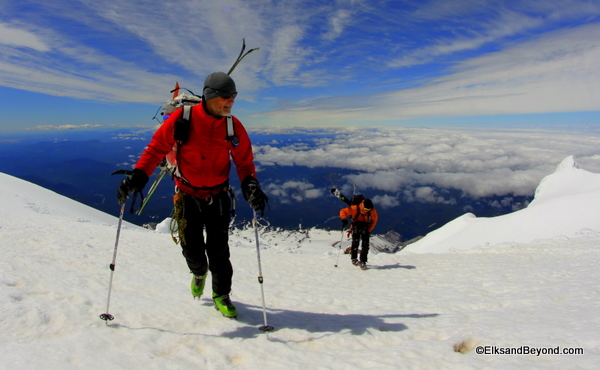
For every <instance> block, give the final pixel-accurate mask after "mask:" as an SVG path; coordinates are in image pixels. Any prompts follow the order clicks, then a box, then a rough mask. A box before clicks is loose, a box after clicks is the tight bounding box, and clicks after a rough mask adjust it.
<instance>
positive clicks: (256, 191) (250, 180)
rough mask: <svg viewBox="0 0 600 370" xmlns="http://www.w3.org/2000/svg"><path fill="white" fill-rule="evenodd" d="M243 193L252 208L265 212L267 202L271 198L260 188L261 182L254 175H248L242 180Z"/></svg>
mask: <svg viewBox="0 0 600 370" xmlns="http://www.w3.org/2000/svg"><path fill="white" fill-rule="evenodd" d="M242 194H243V195H244V199H246V200H247V201H248V204H249V205H250V208H252V209H253V210H255V211H256V212H261V214H262V213H264V211H265V204H266V203H268V202H269V198H268V197H267V196H266V195H265V193H263V191H262V190H261V189H260V184H259V183H258V180H256V179H255V178H254V177H252V176H248V177H246V178H245V179H244V181H242Z"/></svg>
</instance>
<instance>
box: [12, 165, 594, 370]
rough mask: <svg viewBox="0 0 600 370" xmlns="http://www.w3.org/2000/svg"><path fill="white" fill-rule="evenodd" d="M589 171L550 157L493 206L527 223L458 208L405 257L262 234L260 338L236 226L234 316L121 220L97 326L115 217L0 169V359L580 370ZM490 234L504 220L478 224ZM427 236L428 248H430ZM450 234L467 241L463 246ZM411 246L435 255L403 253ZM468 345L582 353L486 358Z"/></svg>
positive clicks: (588, 289) (148, 236)
mask: <svg viewBox="0 0 600 370" xmlns="http://www.w3.org/2000/svg"><path fill="white" fill-rule="evenodd" d="M566 163H567V164H568V162H566ZM563 164H565V162H563ZM565 167H566V168H565ZM597 176H598V175H595V174H589V173H586V172H585V171H582V170H579V169H576V168H575V167H573V166H569V165H565V166H562V165H561V168H560V170H559V171H557V172H556V173H555V174H552V175H551V176H549V177H548V178H546V179H545V180H544V181H543V183H542V184H541V186H540V189H539V191H538V194H536V199H535V201H534V202H533V203H532V205H531V206H530V207H529V208H528V209H527V210H523V211H520V212H516V213H515V214H517V213H518V214H519V216H518V218H516V216H514V215H509V216H512V217H513V219H514V220H515V221H513V222H515V223H517V224H519V223H527V224H528V225H530V226H529V227H520V226H519V225H515V224H513V225H510V224H509V221H507V219H509V220H510V219H511V218H510V217H506V216H503V217H498V218H495V219H485V220H484V219H482V220H480V219H476V218H465V217H463V218H460V219H458V220H455V221H453V222H451V223H450V224H448V225H447V226H445V227H442V228H441V229H439V230H437V231H436V232H435V234H434V233H432V234H431V235H428V236H426V237H425V238H424V239H422V241H421V242H419V244H420V247H419V244H417V243H415V245H413V246H412V247H411V248H410V250H413V252H411V251H409V249H405V250H403V251H401V252H398V253H395V254H385V253H378V254H375V253H373V254H371V255H370V259H369V265H370V267H371V269H370V270H368V271H361V270H360V269H358V268H357V267H355V266H352V265H351V264H350V261H349V259H348V256H347V255H343V254H342V255H338V251H339V250H338V249H337V248H333V247H332V246H331V244H332V243H333V242H335V241H338V240H339V239H338V238H339V236H340V234H339V233H338V232H333V233H329V232H326V231H322V230H314V229H311V230H305V231H302V232H288V233H281V232H280V233H274V232H265V233H262V236H261V244H260V245H261V257H262V267H263V269H262V270H263V271H262V273H263V276H264V284H263V287H264V291H265V297H266V305H267V310H266V312H267V317H268V323H269V324H270V325H273V326H274V327H275V329H276V330H275V331H274V332H272V333H269V334H265V333H262V332H260V331H259V330H258V327H259V326H261V325H263V323H264V322H263V314H262V312H263V311H262V302H261V295H260V285H259V283H258V281H257V276H258V267H257V258H256V257H257V254H256V243H255V239H254V232H253V230H252V229H248V228H247V229H244V230H234V231H233V232H232V236H231V253H232V261H233V264H234V269H235V272H234V283H233V295H232V297H233V301H234V302H235V303H236V305H237V307H238V310H239V315H240V316H239V319H238V320H237V321H236V320H229V319H225V318H223V317H222V316H220V315H219V314H218V313H217V312H216V311H215V310H214V309H213V308H212V305H211V301H210V300H209V299H207V298H203V299H202V300H200V301H194V300H193V299H192V298H191V295H190V292H189V281H190V279H191V277H190V274H189V273H188V271H187V268H186V266H185V262H184V260H183V257H182V256H181V252H180V248H179V246H177V245H175V244H174V243H173V242H172V240H171V237H170V235H169V234H167V233H161V232H155V231H150V230H146V229H142V228H139V227H136V226H134V225H131V224H125V225H124V228H123V230H122V232H121V238H120V241H119V249H118V255H117V260H116V269H115V272H114V280H113V285H112V287H113V290H112V297H111V301H110V307H109V309H108V311H109V312H110V313H111V314H113V315H114V316H115V320H114V321H112V322H109V323H108V325H107V323H105V322H104V321H102V320H100V319H99V317H98V316H99V315H100V314H101V313H105V312H106V311H107V307H106V303H107V292H108V286H109V277H110V270H109V269H108V265H109V263H110V262H111V259H112V254H113V249H114V244H115V235H116V225H117V219H116V218H115V217H113V216H109V215H105V214H101V213H99V212H97V211H95V210H93V209H91V208H88V207H86V206H83V205H81V204H79V203H76V202H74V201H72V200H69V199H66V198H63V197H60V196H58V195H56V194H55V193H52V192H50V191H47V190H45V189H42V188H40V187H37V186H35V185H32V184H29V183H26V182H24V181H21V180H18V179H16V178H13V177H10V176H7V175H3V174H0V193H1V194H2V197H0V243H1V246H2V247H1V248H2V255H3V258H2V260H0V312H1V313H2V320H1V323H0V368H1V369H131V368H147V369H198V368H201V369H223V368H239V369H259V368H260V369H309V368H310V369H313V368H324V369H366V368H377V369H398V368H401V369H402V368H407V369H440V368H444V369H481V368H506V369H508V368H511V369H514V368H519V369H526V368H527V369H529V368H564V369H567V368H569V369H573V368H580V369H595V368H597V366H598V365H597V364H598V363H600V361H599V360H600V356H599V354H600V336H599V335H598V333H600V318H599V315H598V312H599V311H600V286H599V284H598V281H599V275H600V273H599V272H598V270H599V269H598V267H597V266H598V265H599V264H600V252H599V250H598V248H599V245H600V231H599V230H600V227H598V226H597V225H598V221H597V218H598V216H597V215H596V214H593V213H592V212H591V211H590V213H587V211H583V208H582V207H583V205H591V206H593V205H595V204H596V203H595V202H597V193H598V191H599V190H598V189H600V185H598V184H597ZM536 208H538V209H542V210H540V211H536V210H535V209H536ZM595 208H596V209H597V207H595ZM583 212H585V215H586V217H581V218H573V217H566V218H564V217H563V216H562V215H563V214H570V215H581V214H582V213H583ZM115 213H118V206H117V205H116V203H115ZM521 215H522V216H521ZM528 215H529V216H528ZM556 218H561V219H563V222H562V223H555V221H554V220H555V219H556ZM567 219H568V220H569V223H568V224H569V225H568V226H569V227H566V226H567V225H564V223H565V222H566V221H564V220H567ZM593 220H596V223H594V222H593ZM576 221H577V222H581V224H577V223H576ZM547 224H552V225H553V226H552V227H545V226H544V225H547ZM457 225H458V226H460V227H458V226H457ZM518 226H519V227H518ZM559 226H560V227H565V228H564V229H561V230H558V229H557V227H559ZM502 228H505V229H507V230H508V229H510V230H512V231H511V233H504V234H500V233H496V232H494V233H492V232H491V230H497V229H502ZM544 230H547V232H548V234H544ZM263 231H264V229H263ZM444 233H445V234H444ZM488 233H489V234H488ZM481 234H486V235H487V236H488V237H489V238H488V239H486V238H484V237H483V236H482V235H481ZM443 235H445V236H446V237H447V238H448V239H447V240H446V242H445V243H444V244H443V245H444V248H446V253H442V252H444V250H442V248H441V247H435V246H438V245H441V244H440V243H441V239H442V236H443ZM501 236H504V239H503V238H501ZM492 237H493V238H492ZM435 238H437V241H435ZM428 240H429V241H428ZM431 240H434V241H431ZM464 240H478V241H481V242H477V243H475V244H473V243H471V244H470V245H472V246H473V247H471V248H468V249H465V248H467V247H466V246H465V244H464V243H463V241H464ZM345 243H346V244H347V242H345ZM427 243H430V244H427ZM428 245H431V246H434V247H435V248H432V251H435V252H436V253H427V252H425V253H422V252H424V251H419V249H420V248H423V249H425V247H426V246H428ZM475 245H481V246H479V247H477V246H475ZM344 247H345V245H344ZM407 248H408V247H407ZM417 251H418V252H419V253H414V252H417ZM338 256H339V264H338V265H339V267H337V268H335V267H334V264H336V262H337V261H338ZM207 286H210V283H209V284H207ZM477 346H482V348H487V350H488V351H494V350H496V351H499V350H503V349H505V348H510V350H513V351H517V350H519V351H523V350H525V349H526V348H529V349H530V351H533V350H534V349H539V350H540V351H542V349H543V351H545V352H547V351H548V348H551V349H552V350H554V349H555V348H558V349H559V350H561V351H562V350H563V349H578V348H579V349H582V350H583V351H584V354H580V355H550V354H542V355H531V354H529V355H523V354H521V355H519V354H516V355H498V354H487V355H486V354H477V350H478V349H477ZM455 348H456V349H462V352H464V353H460V352H456V351H455Z"/></svg>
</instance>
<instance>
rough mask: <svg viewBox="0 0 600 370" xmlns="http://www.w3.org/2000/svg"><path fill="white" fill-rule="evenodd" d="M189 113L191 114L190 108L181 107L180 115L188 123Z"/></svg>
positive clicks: (186, 106)
mask: <svg viewBox="0 0 600 370" xmlns="http://www.w3.org/2000/svg"><path fill="white" fill-rule="evenodd" d="M191 112H192V106H191V105H184V106H183V114H182V117H183V119H186V120H188V121H189V119H190V113H191Z"/></svg>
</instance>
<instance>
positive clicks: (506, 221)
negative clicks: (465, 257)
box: [404, 156, 600, 253]
mask: <svg viewBox="0 0 600 370" xmlns="http://www.w3.org/2000/svg"><path fill="white" fill-rule="evenodd" d="M599 209H600V174H594V173H590V172H587V171H585V170H582V169H579V168H578V166H577V163H576V162H575V160H574V158H573V157H572V156H570V157H567V158H566V159H564V160H563V161H562V163H561V164H560V165H559V166H558V167H557V169H556V171H555V172H554V173H552V174H551V175H548V176H547V177H545V178H544V179H543V180H542V181H541V182H540V185H539V186H538V188H537V190H536V192H535V198H534V200H533V201H532V202H531V203H530V204H529V206H528V207H527V208H525V209H522V210H519V211H517V212H513V213H511V214H507V215H503V216H499V217H493V218H484V217H482V218H477V217H476V216H475V215H473V214H471V213H466V214H464V215H463V216H461V217H459V218H457V219H455V220H453V221H451V222H449V223H448V224H446V225H444V226H443V227H442V228H440V229H438V230H435V231H433V232H431V233H429V234H428V235H426V236H425V237H424V238H423V239H421V240H419V241H417V242H416V243H413V244H410V245H408V246H407V247H406V248H405V249H404V250H405V251H410V252H415V253H446V252H448V251H451V250H468V249H472V248H475V247H478V246H491V245H497V244H502V243H529V242H532V241H534V240H536V239H550V238H554V237H560V236H566V237H574V236H576V235H578V234H579V233H580V232H581V231H582V230H586V229H590V230H595V231H600V212H598V210H599Z"/></svg>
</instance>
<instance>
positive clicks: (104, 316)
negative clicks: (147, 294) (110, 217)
mask: <svg viewBox="0 0 600 370" xmlns="http://www.w3.org/2000/svg"><path fill="white" fill-rule="evenodd" d="M123 213H125V203H123V205H122V206H121V213H120V215H119V224H118V226H117V238H116V240H115V250H114V251H113V258H112V262H111V264H110V266H109V268H110V282H109V283H108V298H107V300H106V313H103V314H101V315H100V318H101V319H102V320H104V321H106V325H108V321H112V320H114V318H115V317H114V316H113V315H111V314H110V313H108V308H109V306H110V293H111V291H112V281H113V274H114V272H115V265H116V263H117V248H118V246H119V235H120V234H121V224H122V223H123Z"/></svg>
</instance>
